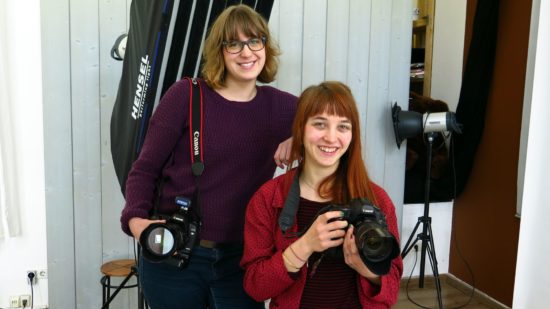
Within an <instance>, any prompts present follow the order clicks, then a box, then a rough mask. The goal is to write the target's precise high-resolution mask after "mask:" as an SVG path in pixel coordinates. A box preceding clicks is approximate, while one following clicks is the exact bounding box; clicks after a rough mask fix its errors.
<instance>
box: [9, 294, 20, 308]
mask: <svg viewBox="0 0 550 309" xmlns="http://www.w3.org/2000/svg"><path fill="white" fill-rule="evenodd" d="M10 307H11V308H19V307H21V305H20V302H19V296H10Z"/></svg>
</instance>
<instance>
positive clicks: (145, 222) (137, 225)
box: [128, 217, 166, 241]
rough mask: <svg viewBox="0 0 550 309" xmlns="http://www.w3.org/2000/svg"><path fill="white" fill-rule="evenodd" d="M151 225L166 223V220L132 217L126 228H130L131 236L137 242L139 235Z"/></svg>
mask: <svg viewBox="0 0 550 309" xmlns="http://www.w3.org/2000/svg"><path fill="white" fill-rule="evenodd" d="M151 223H166V220H149V219H143V218H138V217H134V218H132V219H130V221H129V222H128V226H129V227H130V231H131V232H132V235H134V238H135V239H136V240H137V241H139V237H140V236H141V233H142V232H143V230H145V229H146V228H147V227H148V226H149V225H150V224H151Z"/></svg>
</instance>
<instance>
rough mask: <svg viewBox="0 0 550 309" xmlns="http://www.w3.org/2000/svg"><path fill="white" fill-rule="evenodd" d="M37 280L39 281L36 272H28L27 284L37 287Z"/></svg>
mask: <svg viewBox="0 0 550 309" xmlns="http://www.w3.org/2000/svg"><path fill="white" fill-rule="evenodd" d="M31 274H32V275H31ZM36 279H38V276H37V274H36V270H27V283H28V284H30V285H35V284H36Z"/></svg>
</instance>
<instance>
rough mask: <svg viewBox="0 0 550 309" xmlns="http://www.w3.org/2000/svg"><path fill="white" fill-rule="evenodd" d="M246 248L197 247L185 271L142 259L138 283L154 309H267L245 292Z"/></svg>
mask: <svg viewBox="0 0 550 309" xmlns="http://www.w3.org/2000/svg"><path fill="white" fill-rule="evenodd" d="M242 252H243V247H242V245H240V246H235V247H230V248H223V249H208V248H203V247H200V246H195V248H193V251H192V253H191V258H190V260H189V264H188V265H187V267H186V268H184V269H179V268H177V267H175V266H172V265H168V264H166V263H151V262H149V261H147V260H146V259H144V258H143V257H140V264H139V280H140V282H141V285H142V288H143V294H144V296H145V299H146V300H147V303H148V304H149V306H150V308H151V309H177V308H185V309H187V308H190V309H195V308H197V309H198V308H209V309H226V308H227V309H229V308H239V309H241V308H254V309H257V308H264V303H263V302H261V303H258V302H256V301H254V300H253V299H252V298H250V296H248V295H247V294H246V293H245V291H244V289H243V275H244V272H243V270H242V269H241V268H240V266H239V262H240V259H241V257H242Z"/></svg>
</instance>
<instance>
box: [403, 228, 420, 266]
mask: <svg viewBox="0 0 550 309" xmlns="http://www.w3.org/2000/svg"><path fill="white" fill-rule="evenodd" d="M420 219H421V218H418V221H417V222H416V225H415V226H414V229H413V231H412V232H411V236H409V239H408V240H407V243H405V247H403V251H402V252H401V258H402V259H404V258H405V256H407V254H408V253H409V251H411V249H412V248H413V247H414V245H415V244H416V242H417V241H418V239H419V237H418V235H417V237H416V239H415V240H414V242H413V243H412V244H411V240H412V238H413V237H414V235H415V233H416V230H418V227H419V226H420V222H421V220H420ZM409 245H410V246H409Z"/></svg>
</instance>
